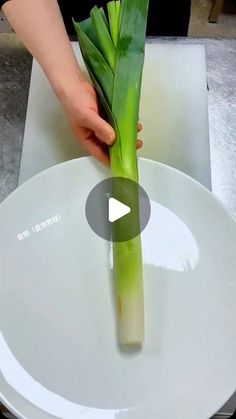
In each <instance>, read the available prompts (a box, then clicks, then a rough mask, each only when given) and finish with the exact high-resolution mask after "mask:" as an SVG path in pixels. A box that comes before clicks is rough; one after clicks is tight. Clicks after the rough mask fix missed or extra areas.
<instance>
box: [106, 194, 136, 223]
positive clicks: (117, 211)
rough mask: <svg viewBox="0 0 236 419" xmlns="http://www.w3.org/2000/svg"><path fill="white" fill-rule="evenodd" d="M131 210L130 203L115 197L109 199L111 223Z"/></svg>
mask: <svg viewBox="0 0 236 419" xmlns="http://www.w3.org/2000/svg"><path fill="white" fill-rule="evenodd" d="M130 212H131V208H130V207H128V205H125V204H123V203H122V202H120V201H118V200H117V199H115V198H110V199H109V211H108V218H109V221H110V223H114V221H117V220H119V219H120V218H122V217H124V216H125V215H127V214H129V213H130Z"/></svg>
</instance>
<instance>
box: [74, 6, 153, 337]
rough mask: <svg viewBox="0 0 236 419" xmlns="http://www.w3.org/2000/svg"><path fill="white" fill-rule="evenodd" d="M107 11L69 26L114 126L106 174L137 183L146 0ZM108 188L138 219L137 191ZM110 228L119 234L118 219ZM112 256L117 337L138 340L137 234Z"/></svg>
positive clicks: (140, 291)
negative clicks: (108, 166)
mask: <svg viewBox="0 0 236 419" xmlns="http://www.w3.org/2000/svg"><path fill="white" fill-rule="evenodd" d="M107 12H108V20H107V17H106V15H105V13H104V10H103V9H99V8H97V7H96V6H95V7H94V8H93V9H92V11H91V14H90V18H88V19H86V20H85V21H83V22H74V26H75V29H76V31H77V35H78V40H79V43H80V48H81V52H82V55H83V58H84V61H85V64H86V66H87V69H88V71H89V74H90V77H91V80H92V82H93V84H94V86H95V88H96V89H97V92H98V94H99V96H100V100H101V104H102V106H103V109H104V111H105V113H106V115H107V118H108V120H109V122H110V123H111V124H112V125H113V127H114V129H115V131H116V142H115V144H114V145H113V146H111V147H110V150H109V152H110V161H111V173H112V176H113V177H122V178H128V179H130V180H132V181H134V182H138V166H137V154H136V142H137V124H138V116H139V102H140V90H141V80H142V70H143V62H144V50H145V35H146V22H147V13H148V0H135V1H134V0H122V1H119V0H116V1H110V2H109V3H108V5H107ZM137 188H138V187H137ZM113 191H114V193H115V197H116V199H119V200H120V201H121V202H124V203H127V199H126V198H127V197H128V198H129V201H128V202H129V204H130V205H131V206H132V208H134V207H135V208H136V211H135V214H134V216H133V217H134V224H135V223H138V222H139V211H138V207H139V198H138V190H136V191H135V190H134V191H133V192H132V193H131V196H128V195H129V191H125V190H124V188H122V187H117V186H115V182H114V190H113ZM130 228H132V226H128V225H127V229H130ZM113 233H114V236H116V235H118V236H119V223H118V224H117V225H116V226H114V231H113ZM113 261H114V273H115V281H116V292H117V311H118V331H119V340H120V342H122V343H126V344H133V343H138V344H140V343H142V342H143V341H144V296H143V265H142V248H141V237H140V236H137V237H135V238H132V239H130V240H127V241H123V242H116V241H114V243H113Z"/></svg>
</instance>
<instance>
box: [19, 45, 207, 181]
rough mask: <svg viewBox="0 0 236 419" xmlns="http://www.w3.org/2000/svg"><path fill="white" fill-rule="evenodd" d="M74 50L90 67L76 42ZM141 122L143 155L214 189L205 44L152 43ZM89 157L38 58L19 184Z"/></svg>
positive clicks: (143, 92) (149, 51)
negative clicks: (85, 156)
mask: <svg viewBox="0 0 236 419" xmlns="http://www.w3.org/2000/svg"><path fill="white" fill-rule="evenodd" d="M73 48H74V50H75V53H76V55H77V57H78V60H79V63H80V64H81V66H82V67H83V69H84V71H86V70H85V67H84V64H83V61H82V58H81V54H80V51H79V46H78V44H77V42H74V43H73ZM140 120H141V121H142V123H143V125H144V130H143V132H142V134H141V138H142V139H143V140H144V141H145V145H144V147H143V149H142V151H141V152H140V156H142V157H146V158H149V159H153V160H158V161H160V162H163V163H166V164H168V165H170V166H173V167H175V168H177V169H180V170H182V171H183V172H185V173H187V174H189V175H190V176H192V177H193V178H195V179H197V180H198V181H200V182H201V183H202V184H204V185H205V186H206V187H208V188H211V174H210V150H209V131H208V105H207V83H206V65H205V48H204V46H203V45H179V44H178V45H176V44H172V43H171V42H170V43H165V44H159V45H158V44H156V43H155V44H153V43H151V44H149V43H148V44H147V46H146V58H145V66H144V74H143V88H142V99H141V110H140ZM84 155H86V153H85V151H84V150H83V149H82V148H81V146H80V145H78V144H77V143H76V142H75V141H74V139H73V138H72V134H71V132H70V128H69V126H68V122H67V120H66V117H65V115H64V113H63V110H62V107H61V105H60V103H59V101H58V100H57V98H56V97H55V95H54V93H53V92H52V90H51V88H50V85H49V83H48V81H47V79H46V77H45V75H44V74H43V72H42V70H41V68H40V67H39V65H38V63H37V62H36V61H35V60H34V62H33V68H32V76H31V84H30V92H29V101H28V110H27V117H26V125H25V133H24V144H23V152H22V160H21V168H20V175H19V184H20V183H22V182H24V181H25V180H27V179H28V178H30V177H31V176H33V175H35V174H36V173H39V172H40V171H42V170H44V169H46V168H48V167H50V166H53V165H55V164H57V163H60V162H62V161H65V160H69V159H73V158H76V157H80V156H84Z"/></svg>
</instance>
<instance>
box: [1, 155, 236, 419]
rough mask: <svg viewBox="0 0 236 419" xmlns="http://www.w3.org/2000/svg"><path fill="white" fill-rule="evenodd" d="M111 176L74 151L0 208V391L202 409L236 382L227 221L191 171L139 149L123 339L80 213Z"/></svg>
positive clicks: (89, 403) (232, 258)
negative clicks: (139, 254) (135, 330)
mask: <svg viewBox="0 0 236 419" xmlns="http://www.w3.org/2000/svg"><path fill="white" fill-rule="evenodd" d="M108 176H109V173H108V172H107V171H106V170H105V169H104V168H102V167H101V166H100V165H99V164H97V163H94V161H93V160H92V159H90V158H83V159H78V160H73V161H70V162H67V163H64V164H61V165H59V166H56V167H53V168H52V169H49V170H47V171H45V172H43V173H41V174H40V175H38V176H36V177H35V178H33V179H32V180H30V181H28V182H26V183H25V184H24V185H23V186H22V187H20V188H19V189H18V190H16V191H15V192H14V193H13V194H11V195H10V197H9V198H8V199H7V200H6V201H5V202H4V203H3V204H2V205H1V206H0V231H1V234H0V258H1V259H0V260H1V264H0V370H1V373H0V398H1V399H2V401H3V402H4V403H5V404H6V405H7V406H8V407H9V408H10V409H11V410H12V411H13V412H14V413H15V414H16V415H17V416H18V417H19V418H27V419H50V418H63V419H157V418H158V419H207V418H209V417H210V416H211V415H213V414H214V413H215V412H216V411H217V410H218V409H219V408H220V407H221V405H223V403H224V402H226V400H227V399H228V398H229V396H230V395H231V394H232V393H233V391H234V389H235V384H236V359H235V354H236V327H235V322H236V275H235V273H236V224H235V222H234V220H233V218H232V217H231V216H230V215H229V214H228V213H227V211H226V210H225V209H224V208H223V206H222V205H221V204H220V203H219V202H218V201H217V200H216V199H215V198H214V197H213V196H212V195H211V194H210V193H209V192H208V191H207V190H206V189H204V188H203V187H202V186H200V185H199V184H198V183H196V182H195V181H193V180H192V179H191V178H189V177H187V176H186V175H184V174H182V173H180V172H177V171H176V170H174V169H171V168H169V167H167V166H164V165H161V164H158V163H155V162H152V161H149V160H141V161H140V183H141V185H142V186H143V187H144V189H145V190H146V192H147V193H148V195H149V197H150V199H151V201H152V216H151V219H150V222H149V224H148V226H147V227H146V230H145V231H144V233H143V253H144V265H145V266H144V274H145V301H146V341H145V344H144V346H143V348H142V349H141V350H136V349H130V350H128V349H126V350H125V349H124V348H121V347H119V345H118V344H117V338H116V317H115V308H114V300H113V283H112V270H111V259H110V248H109V244H108V243H107V242H105V241H103V240H102V239H101V238H100V237H97V236H96V235H95V233H94V232H93V231H91V229H90V227H89V225H88V223H87V221H86V218H85V211H84V207H85V202H86V198H87V196H88V194H89V192H90V190H91V189H92V188H93V187H94V186H95V185H96V184H97V183H98V182H99V181H101V180H103V179H105V178H107V177H108ZM46 220H49V221H46ZM45 221H46V223H45ZM40 223H42V224H41V227H39V225H40ZM40 228H41V229H40ZM27 231H28V233H27ZM23 232H25V233H24V234H23V235H22V234H21V233H23ZM28 234H30V235H29V236H28Z"/></svg>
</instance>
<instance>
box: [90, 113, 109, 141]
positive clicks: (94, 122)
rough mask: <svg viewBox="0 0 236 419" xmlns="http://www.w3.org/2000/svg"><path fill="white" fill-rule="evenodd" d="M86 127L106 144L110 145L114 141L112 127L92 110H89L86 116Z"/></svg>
mask: <svg viewBox="0 0 236 419" xmlns="http://www.w3.org/2000/svg"><path fill="white" fill-rule="evenodd" d="M86 128H90V129H91V130H92V131H94V132H95V134H96V137H97V138H99V140H101V141H102V142H104V143H106V144H107V145H111V144H113V143H114V141H115V137H116V133H115V131H114V129H113V128H112V127H111V125H109V124H108V123H107V122H106V121H105V120H104V119H102V118H101V117H100V116H99V115H98V113H97V112H96V111H94V110H90V112H89V113H88V115H87V117H86Z"/></svg>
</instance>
